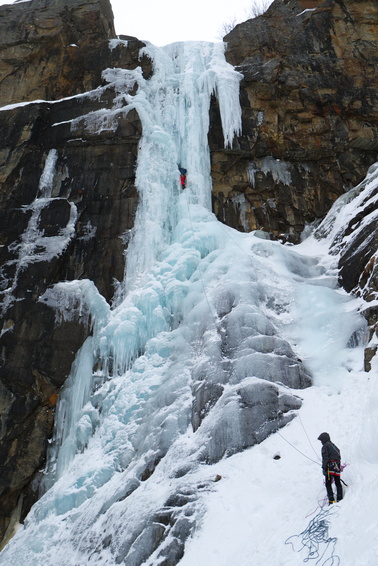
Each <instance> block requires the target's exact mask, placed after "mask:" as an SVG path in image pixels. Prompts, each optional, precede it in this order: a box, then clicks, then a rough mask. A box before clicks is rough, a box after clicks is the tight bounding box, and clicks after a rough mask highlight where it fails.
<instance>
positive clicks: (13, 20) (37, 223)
mask: <svg viewBox="0 0 378 566" xmlns="http://www.w3.org/2000/svg"><path fill="white" fill-rule="evenodd" d="M114 37H115V32H114V27H113V16H112V12H111V7H110V3H109V0H89V1H84V0H54V1H49V0H33V2H27V3H20V4H14V5H12V6H2V7H0V38H1V39H0V42H1V44H0V86H1V88H0V106H2V107H3V108H2V109H1V111H0V128H1V134H2V135H1V138H0V262H1V269H0V294H1V320H0V330H1V335H0V352H1V357H0V425H1V426H0V458H1V474H0V509H1V511H0V513H1V514H0V539H1V538H2V537H3V536H4V534H5V532H6V529H7V528H8V525H9V521H10V517H11V515H12V513H13V511H14V510H15V509H16V508H17V503H18V502H20V501H21V500H20V494H22V498H23V499H22V501H23V503H22V509H20V507H19V509H20V512H21V517H22V516H24V515H25V513H26V512H27V511H28V509H29V508H30V506H31V504H32V503H33V500H34V499H35V497H36V496H37V494H36V483H37V482H35V481H34V480H35V478H36V475H37V474H38V472H39V470H40V469H41V468H42V467H43V463H44V459H45V454H46V446H47V439H48V438H49V437H50V435H51V430H52V424H53V419H54V407H55V404H56V399H57V395H58V393H59V389H60V387H61V386H62V384H63V383H64V381H65V379H66V378H67V375H68V374H69V371H70V367H71V364H72V361H73V359H74V357H75V353H76V352H77V350H78V348H79V347H80V345H81V344H82V343H83V341H84V339H85V337H86V336H87V335H88V332H89V324H88V323H87V324H85V323H83V322H82V321H80V320H78V319H77V320H75V319H73V320H61V321H59V323H57V322H56V320H55V314H54V312H53V311H52V309H50V308H49V307H47V306H46V305H45V304H44V303H42V302H40V301H39V298H40V297H41V295H42V294H43V293H44V291H45V290H46V288H47V287H49V286H51V285H52V284H54V283H56V282H59V281H62V280H71V279H77V278H78V279H84V278H88V279H90V280H91V281H93V282H94V283H95V285H96V286H97V288H98V289H99V291H100V292H101V293H102V294H103V296H104V297H105V298H106V300H107V301H109V302H110V301H111V299H112V296H113V294H114V290H115V287H114V284H115V283H116V282H117V281H119V280H120V279H122V276H123V272H124V269H125V265H124V263H125V261H124V255H123V247H124V242H125V241H127V234H128V231H129V230H130V229H131V228H132V226H133V221H134V212H135V208H136V203H137V194H136V190H135V187H134V169H135V163H136V158H137V151H138V141H139V138H140V135H141V124H140V121H139V118H138V116H137V114H136V113H135V112H133V111H131V112H130V113H128V114H127V115H123V114H120V118H119V120H118V122H117V123H116V124H111V125H109V124H108V125H107V124H106V123H105V124H104V127H103V128H101V132H100V133H96V134H95V135H94V133H93V131H92V130H91V128H90V125H89V122H88V120H87V116H88V115H89V114H90V113H92V116H93V115H94V114H95V113H96V112H97V111H99V110H103V109H105V110H106V108H111V107H112V104H113V99H114V96H115V93H114V92H113V90H112V87H111V86H106V85H105V84H104V82H103V79H102V75H101V73H102V71H103V70H104V69H106V68H112V67H120V68H135V67H136V66H139V65H140V66H141V67H142V69H143V72H144V76H145V77H148V76H149V75H150V73H151V64H150V61H148V60H146V59H145V58H142V59H140V58H139V50H140V48H141V47H142V46H143V44H142V43H141V42H140V41H138V40H137V39H135V38H130V37H126V36H125V37H123V36H122V40H120V41H113V42H111V43H109V40H110V39H112V38H114ZM377 37H378V33H377V7H376V4H375V3H373V2H367V1H366V2H365V1H360V2H354V1H352V0H348V1H345V2H341V1H334V0H324V1H323V2H318V1H315V0H314V1H313V2H312V0H303V1H297V0H293V1H289V2H286V1H283V2H282V1H280V0H277V1H276V2H275V3H274V4H273V5H272V6H271V8H270V9H269V11H268V13H267V14H265V15H264V16H261V17H259V18H257V19H255V20H249V21H248V22H245V23H244V24H240V25H239V26H237V27H236V28H235V30H233V32H231V34H229V35H228V36H227V37H226V41H227V45H228V50H227V57H228V59H229V61H230V62H231V63H232V64H233V65H236V66H237V67H238V68H239V70H240V72H241V73H242V74H243V80H242V83H241V87H242V88H241V103H242V110H243V134H242V136H241V137H240V138H239V139H238V140H236V141H235V143H234V147H233V148H232V149H231V150H227V151H225V150H224V149H223V139H222V134H221V128H220V123H219V113H218V110H217V106H216V104H215V103H214V104H213V106H212V109H211V131H210V135H209V138H210V144H211V150H212V174H213V182H214V191H213V193H214V209H215V212H216V213H217V215H218V217H219V218H220V220H222V221H224V222H226V223H227V224H230V225H232V226H234V227H235V228H238V229H240V230H251V229H255V228H262V229H264V230H266V231H268V232H271V233H272V234H273V235H274V236H275V237H280V236H281V237H282V238H283V239H289V240H292V241H296V240H298V238H299V234H300V232H301V231H302V230H303V228H304V226H305V224H306V223H309V222H313V221H314V220H317V219H321V218H323V217H324V216H325V214H326V213H327V212H328V210H329V208H330V206H331V204H332V203H333V202H334V201H335V199H336V198H337V197H338V196H339V195H340V194H342V193H343V191H344V189H345V188H350V187H351V186H353V185H354V184H356V183H358V182H359V181H361V179H362V178H363V177H364V175H365V173H366V170H367V168H368V166H369V165H371V164H372V163H373V162H374V161H376V160H377V158H378V126H377V111H378V107H377V86H378V85H377V80H378V79H377V73H376V69H377V68H378V67H377ZM88 92H89V94H86V95H83V96H80V94H83V93H88ZM78 95H79V96H78ZM30 101H34V102H33V103H32V104H25V105H17V106H6V105H14V104H15V103H21V102H23V103H28V102H30ZM73 121H74V123H75V127H74V128H72V124H73ZM49 160H52V161H53V162H54V167H53V171H54V174H53V176H52V177H51V176H49V175H47V173H48V171H49V167H48V165H49ZM44 172H46V175H44ZM45 190H49V191H50V194H51V196H52V197H54V198H53V200H51V199H49V201H48V203H47V204H46V205H44V204H43V202H42V201H41V202H40V203H38V204H36V202H35V199H36V197H37V196H42V195H43V193H44V191H45ZM369 202H370V201H369ZM369 206H371V203H370V204H369V203H367V206H366V215H368V214H369ZM353 226H354V224H353V222H352V221H351V227H353ZM364 226H365V224H364ZM374 229H375V228H374V226H373V225H372V231H373V232H374ZM25 233H28V234H29V236H30V235H32V237H31V238H30V237H29V243H30V242H31V248H27V247H26V246H25V238H24V235H25ZM361 238H362V239H363V238H364V236H363V233H362V234H361ZM375 238H376V236H375ZM356 242H357V243H356ZM369 242H370V243H369V246H367V247H366V246H365V247H364V248H363V249H364V250H365V251H364V253H363V254H362V255H361V254H360V253H359V251H358V250H360V249H361V246H358V239H356V240H354V243H355V246H356V249H357V251H356V253H354V255H353V257H354V258H356V257H357V256H358V258H359V260H358V261H354V260H353V261H350V259H349V258H350V253H349V252H350V250H348V247H345V252H344V253H343V256H342V260H341V281H342V283H343V284H344V285H345V286H346V288H348V290H349V289H353V290H354V291H356V292H357V290H358V289H359V288H361V285H362V283H361V282H363V281H364V282H365V283H364V291H363V292H364V293H365V296H367V294H368V293H369V292H370V293H371V292H372V291H371V290H372V289H375V291H376V290H377V268H376V262H375V263H374V261H375V260H374V258H373V259H372V257H373V255H374V253H375V251H374V245H375V244H374V242H376V239H375V240H372V239H370V240H369ZM372 242H373V243H372ZM351 245H352V244H351ZM375 250H376V245H375ZM356 254H357V255H356ZM364 277H365V278H364ZM374 286H375V287H374ZM374 296H375V295H374ZM78 301H79V298H78ZM371 316H372V317H373V318H374V316H375V317H376V314H374V313H373V314H371ZM373 322H374V321H373ZM373 322H372V324H373ZM375 322H376V320H375ZM367 364H368V362H367ZM367 369H368V368H367ZM6 536H7V535H6Z"/></svg>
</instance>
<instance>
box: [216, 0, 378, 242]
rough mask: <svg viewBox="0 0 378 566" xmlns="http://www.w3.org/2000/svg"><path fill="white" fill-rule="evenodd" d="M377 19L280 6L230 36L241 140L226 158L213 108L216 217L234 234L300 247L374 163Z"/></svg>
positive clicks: (306, 5) (327, 0) (337, 5)
mask: <svg viewBox="0 0 378 566" xmlns="http://www.w3.org/2000/svg"><path fill="white" fill-rule="evenodd" d="M377 38H378V20H377V4H376V2H370V1H353V0H348V1H341V0H281V1H276V2H274V3H273V4H272V5H271V7H270V8H269V9H268V11H267V12H266V13H265V14H264V15H262V16H260V17H258V18H255V19H252V20H248V21H246V22H244V23H242V24H239V25H237V26H236V27H235V29H234V30H233V31H231V33H229V34H228V35H227V36H226V37H225V38H224V41H225V42H226V43H227V52H226V57H227V59H228V61H229V62H230V63H232V64H233V65H235V66H236V67H237V68H238V69H239V70H240V72H241V73H242V74H243V80H242V83H241V104H242V109H243V135H242V136H241V138H239V140H238V141H237V143H235V144H234V147H233V150H232V151H226V152H225V151H223V150H222V139H221V134H220V128H219V127H217V122H216V116H217V109H216V107H213V130H212V135H211V148H212V159H213V180H214V209H215V212H216V213H217V214H218V216H219V218H220V219H221V220H223V221H225V222H226V223H230V224H232V225H234V226H237V227H238V228H239V229H240V230H250V229H251V228H252V229H256V228H261V229H264V230H266V231H267V232H271V233H273V234H274V235H275V236H280V235H282V237H283V238H285V239H289V240H292V241H297V240H298V237H299V234H300V232H301V231H302V230H303V228H304V227H305V224H307V223H311V222H313V221H315V220H317V219H321V218H323V217H324V215H325V214H326V213H327V211H328V210H329V208H330V205H331V204H332V202H334V200H335V199H336V198H337V197H338V196H340V195H341V194H342V193H343V192H344V191H345V190H346V189H349V188H351V187H353V186H355V185H356V184H357V183H359V182H360V181H361V180H362V179H363V178H364V176H365V174H366V171H367V168H368V167H369V166H370V165H371V164H372V163H374V162H375V161H376V160H377V157H378V121H377V119H378V100H377V92H378V73H377V69H378V45H377Z"/></svg>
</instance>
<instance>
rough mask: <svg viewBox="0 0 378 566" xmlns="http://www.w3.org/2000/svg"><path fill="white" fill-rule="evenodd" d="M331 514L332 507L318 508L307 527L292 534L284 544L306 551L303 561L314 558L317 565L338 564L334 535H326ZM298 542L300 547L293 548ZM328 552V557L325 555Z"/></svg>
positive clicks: (334, 565)
mask: <svg viewBox="0 0 378 566" xmlns="http://www.w3.org/2000/svg"><path fill="white" fill-rule="evenodd" d="M331 515H334V511H333V509H320V511H319V513H318V514H317V515H316V516H315V517H314V518H313V519H311V521H310V522H309V524H308V526H307V528H306V529H305V530H304V531H302V532H301V533H300V534H299V535H292V536H291V537H289V538H288V539H287V540H286V541H285V544H290V545H291V546H292V548H293V550H296V552H301V551H302V550H304V549H305V550H306V551H307V556H306V557H305V558H304V559H303V562H309V561H310V560H316V562H315V564H316V565H317V566H339V565H340V557H339V556H337V555H336V554H335V546H336V543H337V538H336V537H329V536H328V529H329V525H330V521H329V520H328V519H329V518H330V517H331ZM297 542H299V543H300V544H301V547H300V548H299V549H297V548H295V544H296V543H297ZM327 554H330V555H329V556H328V558H326V555H327Z"/></svg>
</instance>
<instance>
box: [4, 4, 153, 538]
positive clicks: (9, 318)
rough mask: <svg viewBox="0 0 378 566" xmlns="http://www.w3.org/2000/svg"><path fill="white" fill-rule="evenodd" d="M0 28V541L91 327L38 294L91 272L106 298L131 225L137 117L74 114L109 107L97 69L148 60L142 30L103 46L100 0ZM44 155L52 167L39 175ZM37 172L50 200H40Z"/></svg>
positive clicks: (25, 7) (53, 7)
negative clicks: (97, 127) (63, 316)
mask: <svg viewBox="0 0 378 566" xmlns="http://www.w3.org/2000/svg"><path fill="white" fill-rule="evenodd" d="M0 37H1V42H2V43H1V45H0V53H1V63H0V85H1V88H0V99H1V102H0V104H1V105H2V106H3V108H2V111H0V128H1V134H2V135H1V139H0V262H1V271H0V295H1V321H0V328H1V337H0V340H1V345H0V347H1V361H0V408H1V414H0V422H1V433H0V434H1V436H0V440H1V444H0V459H1V469H2V473H1V475H0V501H1V504H0V508H1V514H0V539H1V538H2V537H3V535H4V532H5V530H6V528H7V525H8V523H9V517H10V515H11V513H12V511H13V509H14V508H15V507H16V504H17V500H18V499H19V495H20V493H21V491H23V492H24V509H25V511H27V510H28V509H29V508H30V505H31V503H32V502H33V499H34V498H35V497H36V493H35V487H30V489H26V491H25V488H26V487H27V486H28V485H29V484H30V480H31V478H33V476H34V475H35V473H36V471H38V470H39V469H40V468H41V467H43V463H44V459H45V454H46V446H47V439H48V438H49V437H50V436H51V431H52V425H53V419H54V406H55V404H56V398H57V393H58V392H59V389H60V387H61V386H62V384H63V383H64V381H65V379H66V377H67V375H68V374H69V371H70V367H71V364H72V361H73V359H74V357H75V354H76V352H77V349H78V348H79V347H80V345H81V344H82V342H83V340H84V339H85V337H86V336H87V334H88V331H89V329H88V326H86V325H84V324H81V323H80V321H79V320H75V321H72V320H70V321H67V320H66V321H60V323H59V324H56V321H55V315H54V313H53V311H52V310H51V309H50V308H49V307H47V306H46V305H44V304H43V303H41V302H39V301H38V299H39V297H40V296H41V294H43V293H44V291H45V290H46V288H47V287H48V286H49V285H51V284H53V283H54V282H58V281H62V280H71V279H76V278H79V279H80V278H88V279H90V280H92V281H93V282H94V283H95V285H96V286H97V287H98V289H99V290H100V292H101V293H102V294H103V296H104V297H105V298H106V299H107V300H108V301H110V300H111V298H112V296H113V294H114V290H115V289H114V282H115V281H117V280H118V281H119V280H121V279H122V278H123V272H124V268H125V265H124V254H123V249H124V239H125V237H127V231H128V230H129V229H130V228H132V226H133V220H134V212H135V208H136V202H137V195H136V191H135V188H134V174H135V163H136V157H137V148H138V141H139V138H140V134H141V125H140V121H139V118H138V116H137V114H136V113H135V112H133V111H131V112H130V113H129V114H128V115H127V116H126V117H125V116H121V117H120V119H119V121H118V123H117V124H115V125H114V124H113V125H112V127H108V128H107V127H106V125H105V126H104V127H103V128H102V131H101V133H100V134H96V135H93V133H92V132H91V129H90V127H88V126H87V124H86V122H85V119H84V118H83V119H81V120H80V116H84V117H85V116H86V115H88V113H95V112H96V110H99V109H102V110H103V109H106V108H110V107H111V106H112V101H113V98H114V97H115V93H114V92H113V90H112V88H111V87H108V88H107V87H106V86H104V85H103V81H102V78H101V72H102V70H103V69H106V68H112V67H122V68H135V67H136V66H138V65H142V67H143V70H144V73H145V76H146V77H147V76H148V74H149V73H150V72H151V67H150V62H149V61H147V60H145V59H142V60H140V59H139V50H140V48H141V47H142V46H143V45H144V44H142V43H141V42H140V41H138V40H137V39H135V38H130V37H129V38H126V37H123V39H122V40H120V41H115V42H113V43H111V44H109V40H110V39H111V38H114V37H115V32H114V27H113V16H112V12H111V7H110V3H109V2H108V1H105V0H104V1H103V0H99V1H93V2H83V1H82V0H69V1H67V2H64V1H63V2H60V1H55V2H47V1H44V0H33V2H30V3H22V4H15V5H12V6H11V7H9V6H2V7H0ZM86 91H91V92H92V94H89V95H88V96H82V97H81V96H78V97H76V98H70V97H72V96H74V95H78V94H80V93H84V92H86ZM62 99H63V100H62ZM30 100H36V102H33V103H32V104H26V105H16V106H10V107H6V108H4V105H6V104H13V103H20V102H27V101H30ZM46 100H47V101H48V102H46ZM57 100H58V101H57ZM55 101H57V102H55ZM75 119H78V120H77V121H76V127H75V128H72V127H71V124H72V120H75ZM49 156H50V157H49ZM48 159H54V162H55V166H54V169H55V173H54V177H53V178H51V179H48V180H45V181H43V180H42V179H43V176H42V174H43V171H44V169H45V168H46V166H47V160H48ZM44 182H45V184H46V183H47V184H48V185H49V190H50V193H51V195H52V196H53V197H55V198H54V199H53V200H50V201H49V203H48V204H47V205H46V206H44V205H43V204H41V205H40V206H39V207H38V206H37V205H36V204H33V203H34V201H35V199H36V197H37V196H42V194H43V191H44V190H45V187H44V186H43V184H44ZM72 215H74V216H75V219H76V220H75V222H74V226H72ZM33 231H34V232H33ZM67 231H68V232H70V233H69V234H68V237H66V238H65V236H64V234H65V233H67ZM26 233H28V234H29V236H28V239H29V240H30V236H31V234H32V233H33V234H34V235H32V236H31V242H32V244H31V248H30V245H29V248H28V249H26V248H25V245H24V242H25V239H24V235H25V234H26ZM22 514H24V511H22Z"/></svg>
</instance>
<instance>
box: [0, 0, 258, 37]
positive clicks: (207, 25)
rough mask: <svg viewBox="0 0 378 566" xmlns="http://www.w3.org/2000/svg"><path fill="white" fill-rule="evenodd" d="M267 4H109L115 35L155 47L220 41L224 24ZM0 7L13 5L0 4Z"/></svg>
mask: <svg viewBox="0 0 378 566" xmlns="http://www.w3.org/2000/svg"><path fill="white" fill-rule="evenodd" d="M261 1H265V2H266V1H267V0H111V3H112V6H113V12H114V18H115V27H116V32H117V34H124V35H134V36H135V37H138V38H139V39H145V40H148V41H151V42H152V43H154V44H155V45H166V44H168V43H173V42H174V41H190V40H206V41H219V37H217V36H218V35H219V31H220V29H221V28H222V25H223V24H224V23H226V22H231V21H233V20H234V19H235V20H237V21H239V22H240V21H244V20H246V19H247V13H248V11H249V9H250V8H251V6H253V4H254V3H255V2H257V3H259V2H261ZM0 4H13V1H12V0H0Z"/></svg>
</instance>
